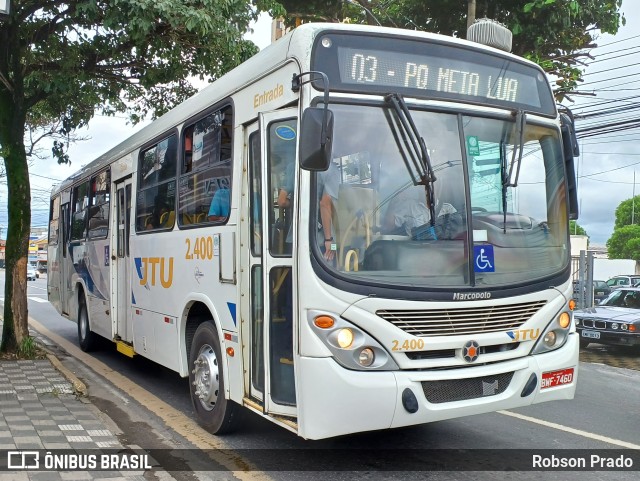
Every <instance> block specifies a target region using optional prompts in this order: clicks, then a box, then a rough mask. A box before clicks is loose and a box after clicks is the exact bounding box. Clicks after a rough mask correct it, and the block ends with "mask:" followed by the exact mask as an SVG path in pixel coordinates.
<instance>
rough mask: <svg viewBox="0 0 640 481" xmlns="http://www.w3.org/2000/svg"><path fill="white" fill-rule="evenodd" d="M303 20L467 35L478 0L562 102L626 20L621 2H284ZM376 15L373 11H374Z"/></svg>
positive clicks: (480, 12)
mask: <svg viewBox="0 0 640 481" xmlns="http://www.w3.org/2000/svg"><path fill="white" fill-rule="evenodd" d="M280 3H281V4H282V5H283V6H284V8H285V9H286V10H287V12H289V14H288V17H287V21H288V22H289V23H290V24H292V23H293V22H294V21H295V20H294V18H293V17H294V16H295V17H297V18H301V19H303V20H311V21H317V20H318V19H320V18H322V19H325V20H329V21H332V19H334V18H335V19H336V21H341V20H343V19H345V18H349V19H350V21H355V22H360V23H369V24H377V23H380V24H382V25H386V26H392V27H402V28H410V29H417V30H424V31H428V32H434V33H441V34H444V35H454V36H458V37H465V36H466V34H465V32H466V26H467V12H468V10H469V11H471V10H472V3H475V15H476V18H482V17H489V18H492V19H494V20H497V21H499V22H502V23H503V24H505V25H506V26H507V27H508V28H509V29H510V30H511V31H512V32H513V52H514V53H516V54H518V55H521V56H524V57H526V58H529V59H531V60H532V61H534V62H536V63H538V64H540V65H541V66H542V67H543V68H544V70H545V71H546V72H548V73H550V74H552V75H554V76H555V77H557V78H558V80H557V85H556V88H555V92H556V97H557V100H558V101H561V100H562V99H563V98H564V97H565V96H567V94H569V93H570V92H572V91H574V90H575V88H576V86H577V85H578V84H579V82H580V81H581V76H582V67H583V66H584V65H585V64H584V60H586V59H588V58H590V56H589V54H588V52H585V51H584V50H585V49H589V48H592V47H595V46H596V45H595V40H596V38H597V35H598V33H599V32H604V33H611V34H614V33H616V32H617V31H618V27H619V26H620V25H624V23H625V19H624V17H623V16H622V15H621V14H620V12H619V10H620V6H621V4H622V0H491V1H490V0H476V1H475V2H473V0H467V1H462V0H429V1H424V0H371V1H368V0H344V1H339V0H333V1H330V0H326V1H322V0H314V1H310V2H304V3H305V5H304V6H301V5H300V3H302V2H299V1H297V0H280ZM369 11H370V13H372V14H373V15H371V14H370V13H369Z"/></svg>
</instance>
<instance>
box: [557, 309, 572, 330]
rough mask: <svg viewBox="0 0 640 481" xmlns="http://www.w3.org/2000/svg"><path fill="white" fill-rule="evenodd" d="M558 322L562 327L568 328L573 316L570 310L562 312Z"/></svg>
mask: <svg viewBox="0 0 640 481" xmlns="http://www.w3.org/2000/svg"><path fill="white" fill-rule="evenodd" d="M558 324H560V327H561V328H562V329H566V328H567V327H569V324H571V316H570V315H569V313H568V312H563V313H562V314H560V318H559V319H558Z"/></svg>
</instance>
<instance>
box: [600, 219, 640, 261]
mask: <svg viewBox="0 0 640 481" xmlns="http://www.w3.org/2000/svg"><path fill="white" fill-rule="evenodd" d="M607 250H608V252H609V257H610V258H611V259H633V260H636V261H640V225H637V224H633V225H625V226H623V227H618V228H615V229H614V231H613V234H612V235H611V237H610V238H609V240H608V241H607Z"/></svg>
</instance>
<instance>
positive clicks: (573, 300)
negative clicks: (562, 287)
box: [569, 299, 576, 311]
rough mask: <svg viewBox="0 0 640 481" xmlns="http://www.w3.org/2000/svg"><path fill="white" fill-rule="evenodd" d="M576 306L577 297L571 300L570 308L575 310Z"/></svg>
mask: <svg viewBox="0 0 640 481" xmlns="http://www.w3.org/2000/svg"><path fill="white" fill-rule="evenodd" d="M575 308H576V301H575V299H570V300H569V310H571V311H573V310H574V309H575Z"/></svg>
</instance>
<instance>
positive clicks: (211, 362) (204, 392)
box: [189, 321, 238, 434]
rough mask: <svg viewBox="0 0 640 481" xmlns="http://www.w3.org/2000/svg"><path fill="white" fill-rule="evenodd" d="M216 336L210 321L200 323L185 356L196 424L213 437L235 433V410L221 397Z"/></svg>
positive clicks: (222, 389) (219, 356) (223, 393)
mask: <svg viewBox="0 0 640 481" xmlns="http://www.w3.org/2000/svg"><path fill="white" fill-rule="evenodd" d="M220 346H221V344H220V340H219V338H218V332H217V330H216V327H215V326H214V324H213V321H206V322H203V323H201V324H200V325H199V326H198V328H197V329H196V332H195V334H194V336H193V341H192V342H191V351H190V354H189V388H190V390H191V402H192V404H193V409H194V410H195V411H196V414H197V416H198V420H199V421H200V423H201V424H202V425H203V426H204V427H205V428H206V429H207V430H208V431H210V432H211V433H213V434H224V433H228V432H231V431H233V430H234V429H235V424H236V418H237V414H238V413H237V411H238V406H237V404H235V403H234V402H233V401H230V400H228V399H227V398H226V397H225V379H224V370H223V366H222V362H223V360H222V355H221V348H220Z"/></svg>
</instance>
